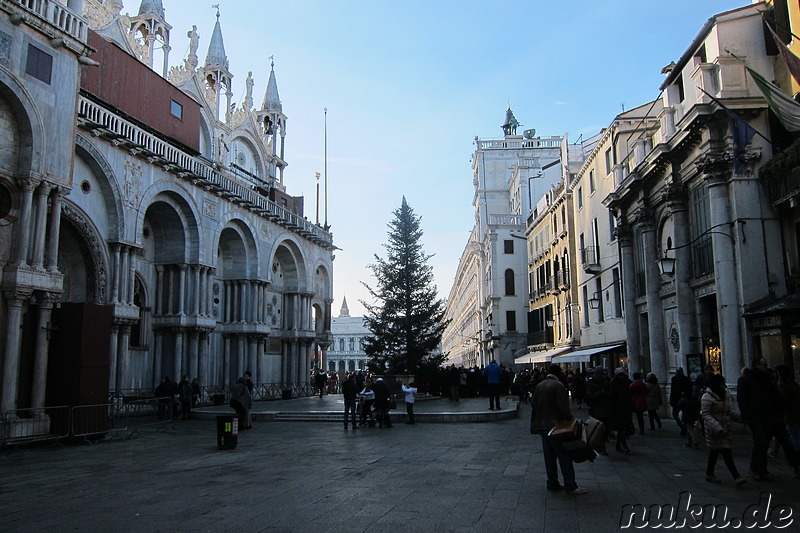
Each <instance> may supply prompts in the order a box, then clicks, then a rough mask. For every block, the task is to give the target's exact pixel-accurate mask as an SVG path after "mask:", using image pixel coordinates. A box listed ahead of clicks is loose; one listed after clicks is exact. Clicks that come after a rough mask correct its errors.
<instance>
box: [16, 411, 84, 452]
mask: <svg viewBox="0 0 800 533" xmlns="http://www.w3.org/2000/svg"><path fill="white" fill-rule="evenodd" d="M69 433H70V412H69V407H67V406H61V407H39V408H30V409H15V410H13V411H8V412H6V413H4V414H3V417H2V432H0V434H1V437H0V440H2V445H3V446H14V445H17V444H22V443H29V442H39V441H55V442H58V441H60V440H61V439H65V438H67V437H69Z"/></svg>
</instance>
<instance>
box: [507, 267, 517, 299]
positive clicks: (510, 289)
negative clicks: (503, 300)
mask: <svg viewBox="0 0 800 533" xmlns="http://www.w3.org/2000/svg"><path fill="white" fill-rule="evenodd" d="M514 294H515V291H514V271H513V270H511V269H510V268H509V269H508V270H506V296H514Z"/></svg>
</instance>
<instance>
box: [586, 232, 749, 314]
mask: <svg viewBox="0 0 800 533" xmlns="http://www.w3.org/2000/svg"><path fill="white" fill-rule="evenodd" d="M737 222H740V223H741V224H744V223H745V221H744V220H739V221H737ZM733 224H734V222H723V223H722V224H717V225H716V226H711V227H710V228H708V229H707V230H705V231H704V232H703V233H701V234H700V235H698V236H697V237H695V238H694V239H692V240H691V241H689V242H687V243H686V244H681V245H680V246H674V247H670V248H666V249H665V250H664V255H663V256H662V257H659V258H658V259H656V264H658V271H659V272H660V273H661V274H662V275H664V276H674V275H675V263H676V259H675V258H674V257H669V256H668V255H667V254H668V253H669V252H670V251H672V250H680V249H681V248H686V247H687V246H691V245H693V244H694V243H696V242H697V241H699V240H700V239H702V238H703V237H705V236H706V235H724V236H725V237H727V238H729V239H730V240H731V242H732V243H734V244H736V239H734V238H733V237H732V236H731V235H729V234H727V233H723V232H722V231H714V230H715V229H716V228H719V227H722V226H733ZM590 301H591V300H590Z"/></svg>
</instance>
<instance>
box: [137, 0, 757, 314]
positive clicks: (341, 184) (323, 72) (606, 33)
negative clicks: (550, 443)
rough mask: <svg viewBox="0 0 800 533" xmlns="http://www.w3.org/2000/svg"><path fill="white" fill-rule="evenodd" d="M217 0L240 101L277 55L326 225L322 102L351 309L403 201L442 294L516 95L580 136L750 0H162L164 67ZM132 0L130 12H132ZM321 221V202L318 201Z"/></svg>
mask: <svg viewBox="0 0 800 533" xmlns="http://www.w3.org/2000/svg"><path fill="white" fill-rule="evenodd" d="M216 2H219V4H220V12H221V18H220V21H221V24H222V32H223V36H224V40H225V48H226V52H227V54H228V59H229V60H230V68H231V71H232V72H233V74H234V81H233V88H234V91H233V92H234V101H236V102H241V101H242V99H243V98H244V89H245V85H244V80H245V78H246V77H247V72H248V71H253V77H254V79H255V91H254V100H255V101H256V104H257V105H260V103H261V101H262V99H263V95H264V91H265V89H266V82H267V78H268V76H269V59H268V57H269V56H270V55H272V56H274V58H275V59H274V60H275V73H276V76H277V81H278V89H279V92H280V96H281V101H282V103H283V110H284V113H285V114H286V115H287V116H288V124H287V138H286V160H287V161H288V163H289V166H288V168H287V170H286V173H285V183H286V185H287V188H288V192H289V193H290V194H293V195H304V196H305V205H306V216H307V217H308V219H309V220H312V221H315V220H316V201H315V183H316V182H315V178H314V174H315V172H323V166H324V165H323V154H324V135H323V131H324V128H323V124H324V114H323V109H324V108H326V107H327V108H328V115H327V138H328V143H327V145H328V171H327V175H328V216H327V220H328V223H329V224H330V225H331V226H332V231H333V234H334V243H335V244H336V245H337V246H338V247H339V248H341V250H337V251H336V259H335V261H334V299H335V300H334V304H333V308H334V315H338V311H339V307H340V306H341V302H342V297H343V296H346V297H347V301H348V304H349V307H350V312H351V315H353V316H357V315H361V314H363V307H362V306H361V305H360V304H359V300H360V299H366V298H368V293H367V291H366V290H365V289H364V288H363V287H362V286H361V284H360V282H361V281H366V282H367V283H369V284H374V279H373V278H372V276H371V272H370V271H369V269H368V268H367V265H368V264H369V263H371V262H373V261H374V257H373V254H376V253H377V254H379V255H380V256H381V257H383V256H385V252H384V249H383V244H384V243H385V242H386V234H387V224H388V223H389V222H390V221H391V219H392V218H393V214H392V213H393V211H394V210H395V209H397V208H398V207H399V206H400V204H401V201H402V197H403V196H405V197H406V199H407V200H408V203H409V204H410V205H411V207H412V208H413V209H414V210H415V212H416V214H417V215H421V216H422V229H423V231H424V237H423V243H424V246H425V251H426V252H427V253H429V254H435V256H434V257H433V258H432V259H431V264H432V266H433V268H434V275H435V279H436V285H437V286H438V289H439V293H440V296H441V297H442V298H446V297H447V295H448V292H449V290H450V287H451V284H452V280H453V276H454V274H455V271H456V268H457V266H458V260H459V258H460V256H461V252H462V251H463V249H464V246H465V245H466V241H467V238H468V236H469V233H470V231H471V229H472V227H473V225H474V210H473V206H472V198H473V185H472V168H471V164H470V156H471V155H472V153H473V151H474V148H475V146H474V138H475V136H478V137H480V138H482V139H492V138H500V137H502V131H501V129H500V125H501V124H502V122H503V119H504V116H505V110H506V107H507V105H508V103H509V102H510V104H511V107H512V109H513V110H514V113H515V115H516V117H517V119H518V120H519V121H520V122H521V123H522V124H523V127H522V128H521V129H527V128H535V129H536V131H537V135H540V136H551V135H564V134H568V135H569V137H570V139H572V140H575V139H577V138H578V137H579V136H580V135H581V134H583V135H585V136H588V135H592V134H594V133H597V132H598V131H599V130H600V129H601V128H603V127H605V126H607V125H608V124H609V123H610V122H611V120H612V119H613V118H614V116H615V115H617V114H618V113H619V112H620V111H621V110H622V109H623V106H624V108H625V109H630V108H633V107H636V106H638V105H641V104H643V103H645V102H648V101H650V100H652V99H654V98H656V97H657V96H658V94H659V89H658V87H659V85H660V84H661V82H662V81H663V79H664V76H663V75H662V74H661V68H662V67H663V66H665V65H667V64H668V63H669V62H670V61H673V60H675V61H677V59H678V58H679V57H680V56H681V55H682V54H683V52H684V51H685V49H686V47H687V46H689V44H690V43H691V41H692V39H693V38H694V37H695V36H696V35H697V33H698V31H699V30H700V28H701V27H702V26H703V24H704V23H705V21H706V20H707V19H708V18H709V17H711V16H712V15H714V14H717V13H721V12H724V11H727V10H730V9H735V8H737V7H741V6H744V5H747V4H748V2H747V0H739V1H732V0H671V1H670V2H649V1H644V2H642V1H639V2H635V1H633V0H625V1H623V0H605V1H603V2H596V1H591V2H590V1H585V0H577V1H573V2H543V1H538V0H528V1H515V0H509V1H506V2H503V3H494V2H486V1H480V2H479V1H472V0H462V1H451V0H448V1H440V2H435V1H433V2H432V1H417V0H410V1H406V2H388V1H380V0H373V1H370V2H367V1H366V0H361V1H355V0H340V1H330V0H328V1H321V0H313V1H303V0H297V1H291V2H275V1H272V0H268V1H267V0H236V1H234V0H214V1H213V2H212V1H210V0H209V1H208V2H204V1H202V0H200V1H198V0H163V4H164V7H165V9H166V18H167V22H169V23H170V24H171V25H172V26H173V30H172V36H171V45H172V52H171V54H170V59H171V61H170V63H171V64H173V65H174V64H178V63H179V62H181V61H182V59H183V57H185V55H186V53H187V51H188V38H187V37H186V32H187V31H189V30H190V29H191V26H192V24H196V25H197V27H198V32H199V33H200V48H199V50H198V55H199V56H200V61H201V63H202V61H203V60H204V59H205V55H206V50H207V49H208V39H209V38H210V36H211V30H212V28H213V24H214V22H215V10H214V9H212V8H211V4H212V3H216ZM138 6H139V2H138V1H133V0H126V1H125V8H124V9H123V12H130V13H133V14H135V12H138ZM319 212H320V222H324V218H325V215H324V206H323V205H321V206H320V208H319Z"/></svg>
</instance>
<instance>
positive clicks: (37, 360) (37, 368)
mask: <svg viewBox="0 0 800 533" xmlns="http://www.w3.org/2000/svg"><path fill="white" fill-rule="evenodd" d="M53 301H54V296H53V295H51V294H48V293H43V294H40V295H39V324H38V327H37V329H36V352H35V354H34V360H33V395H32V398H31V407H33V408H35V409H40V408H42V407H44V406H45V405H44V401H45V395H46V392H47V356H48V352H49V348H50V332H49V330H48V328H49V327H50V318H51V316H52V314H53Z"/></svg>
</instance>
